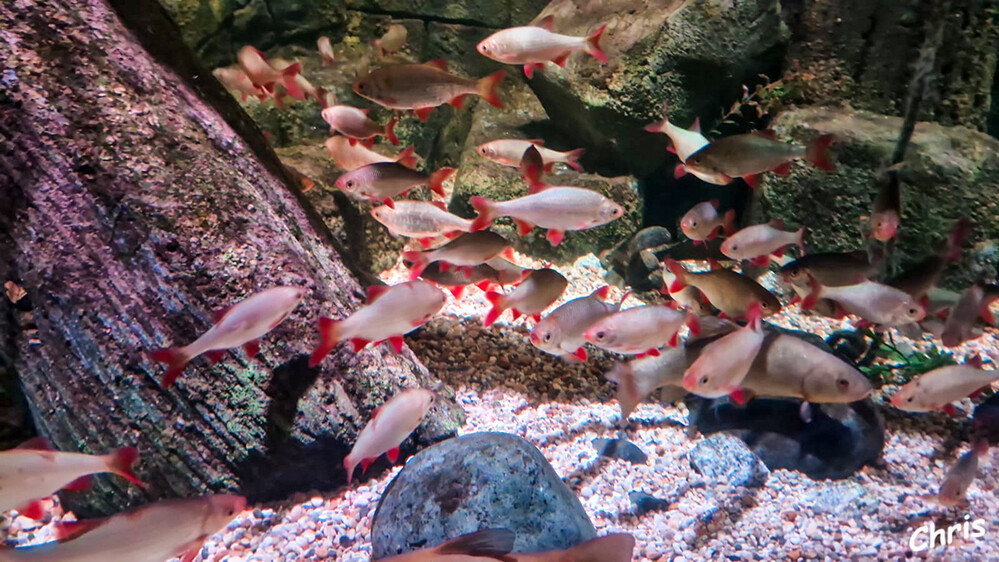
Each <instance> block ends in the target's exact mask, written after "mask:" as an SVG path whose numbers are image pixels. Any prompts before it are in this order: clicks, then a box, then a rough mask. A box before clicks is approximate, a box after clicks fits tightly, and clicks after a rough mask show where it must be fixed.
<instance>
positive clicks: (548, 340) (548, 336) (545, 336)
mask: <svg viewBox="0 0 999 562" xmlns="http://www.w3.org/2000/svg"><path fill="white" fill-rule="evenodd" d="M541 339H543V340H545V342H550V341H552V335H551V333H547V334H545V335H544V337H542V338H541Z"/></svg>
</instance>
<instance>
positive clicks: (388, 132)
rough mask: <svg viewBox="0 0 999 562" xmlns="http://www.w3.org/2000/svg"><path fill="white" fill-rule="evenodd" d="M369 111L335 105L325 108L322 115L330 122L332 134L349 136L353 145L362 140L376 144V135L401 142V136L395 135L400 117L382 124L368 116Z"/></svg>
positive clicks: (367, 143) (394, 141)
mask: <svg viewBox="0 0 999 562" xmlns="http://www.w3.org/2000/svg"><path fill="white" fill-rule="evenodd" d="M369 111H370V110H369V109H361V108H357V107H351V106H349V105H334V106H330V107H327V108H326V109H324V110H323V112H322V116H323V120H324V121H326V122H327V123H329V126H330V134H332V133H335V132H338V133H340V134H342V135H344V136H346V137H348V142H350V144H351V145H354V144H356V143H357V142H358V141H362V142H363V143H364V144H365V146H368V147H371V146H373V145H374V144H375V137H376V136H382V137H385V138H386V139H388V141H389V142H391V143H392V144H396V145H397V144H399V138H398V137H396V136H395V124H396V123H398V122H399V119H398V118H397V117H393V118H392V119H391V120H389V122H388V123H387V124H386V125H385V126H382V125H379V124H378V123H375V122H374V121H372V120H371V119H370V118H369V117H368V113H369Z"/></svg>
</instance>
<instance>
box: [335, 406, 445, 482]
mask: <svg viewBox="0 0 999 562" xmlns="http://www.w3.org/2000/svg"><path fill="white" fill-rule="evenodd" d="M433 404H434V393H433V392H430V391H429V390H426V389H423V388H408V389H406V390H403V391H402V392H400V393H398V394H396V395H395V396H393V397H392V398H390V399H389V400H388V401H387V402H385V403H384V404H382V405H381V406H378V407H377V408H375V411H374V412H372V414H371V420H370V421H368V424H367V425H365V426H364V429H362V430H361V434H360V435H358V436H357V441H356V442H355V443H354V447H353V448H352V449H351V450H350V454H349V455H347V456H346V457H345V458H344V459H343V467H344V469H346V470H347V485H348V486H349V485H350V482H351V480H353V478H354V468H356V467H357V465H358V464H360V465H361V474H364V473H365V472H367V471H368V466H369V465H371V463H372V462H374V461H375V460H376V459H377V458H378V457H380V456H381V455H382V453H385V454H386V456H388V459H389V462H391V463H393V464H395V462H396V461H397V460H399V445H401V444H402V442H403V441H405V440H406V438H407V437H409V434H410V433H413V430H415V429H416V426H418V425H420V421H421V420H423V416H426V415H427V412H429V411H430V407H431V406H433Z"/></svg>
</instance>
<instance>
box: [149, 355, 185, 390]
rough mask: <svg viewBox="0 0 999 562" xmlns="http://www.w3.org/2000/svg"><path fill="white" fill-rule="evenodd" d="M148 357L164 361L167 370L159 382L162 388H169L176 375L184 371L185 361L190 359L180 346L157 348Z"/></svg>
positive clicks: (160, 361)
mask: <svg viewBox="0 0 999 562" xmlns="http://www.w3.org/2000/svg"><path fill="white" fill-rule="evenodd" d="M149 358H150V359H152V360H153V361H157V362H159V363H165V364H166V366H167V372H166V374H165V375H163V381H162V382H161V383H160V384H161V385H163V388H170V386H171V385H172V384H173V383H174V382H175V381H176V380H177V377H179V376H180V374H181V373H183V372H184V367H187V362H188V361H190V360H191V359H190V358H189V357H188V356H187V355H186V354H185V353H184V352H183V351H182V348H180V347H171V348H169V349H165V348H164V349H157V350H156V351H152V352H150V353H149Z"/></svg>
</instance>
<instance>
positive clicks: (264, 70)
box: [236, 45, 305, 100]
mask: <svg viewBox="0 0 999 562" xmlns="http://www.w3.org/2000/svg"><path fill="white" fill-rule="evenodd" d="M236 61H237V62H238V63H239V66H240V68H242V69H243V72H245V73H246V76H247V77H249V79H250V81H251V82H253V85H254V86H257V87H258V88H260V89H261V90H263V91H264V92H265V93H267V94H273V93H274V88H275V86H276V85H277V84H281V85H283V86H284V89H285V90H287V92H288V94H289V95H290V96H292V97H294V98H297V99H300V100H304V99H305V93H304V92H302V91H301V90H300V89H299V87H298V84H297V83H296V82H295V76H296V75H297V74H298V72H299V70H301V68H302V67H301V65H300V64H299V63H294V64H292V65H290V66H288V67H286V68H285V69H283V70H280V71H279V70H277V69H276V68H274V67H273V66H271V64H270V63H269V62H267V57H265V56H264V54H263V53H261V52H260V51H258V50H257V49H256V48H255V47H253V46H252V45H245V46H244V47H243V48H241V49H240V50H239V52H238V53H236Z"/></svg>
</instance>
